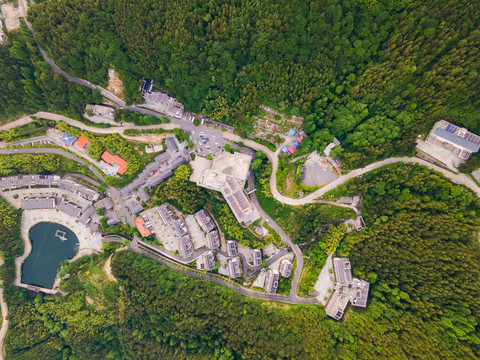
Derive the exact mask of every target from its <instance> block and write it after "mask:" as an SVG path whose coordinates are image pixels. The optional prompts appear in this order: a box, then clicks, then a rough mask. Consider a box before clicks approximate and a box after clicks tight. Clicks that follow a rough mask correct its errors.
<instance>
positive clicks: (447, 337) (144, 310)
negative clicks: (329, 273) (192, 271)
mask: <svg viewBox="0 0 480 360" xmlns="http://www.w3.org/2000/svg"><path fill="white" fill-rule="evenodd" d="M187 175H188V171H186V169H185V167H184V168H182V169H181V171H180V173H179V174H178V176H177V179H176V180H175V181H172V183H173V182H176V183H178V182H181V181H182V178H183V179H184V178H185V177H186V176H187ZM169 186H171V189H174V186H175V185H174V184H169ZM158 191H161V190H158ZM202 191H203V189H202ZM353 194H362V195H363V209H362V210H363V213H364V216H365V220H366V225H367V226H366V228H365V229H363V230H361V231H360V232H358V233H357V232H353V233H350V234H348V235H346V236H345V237H344V238H343V239H342V242H341V243H340V246H339V247H338V249H337V250H336V255H338V256H349V257H350V259H351V261H352V265H353V273H354V275H355V276H359V277H361V278H365V279H368V281H370V283H371V287H370V294H369V302H368V306H367V308H365V309H361V308H349V309H348V311H347V313H346V316H345V317H344V319H343V320H342V321H340V322H337V321H334V320H332V319H329V318H327V317H326V315H325V313H324V310H323V309H322V307H321V306H315V305H308V306H307V305H302V306H297V305H295V306H292V305H289V306H286V305H282V304H280V303H278V304H272V303H269V302H264V301H261V300H254V299H250V298H247V297H244V296H242V295H240V294H237V293H234V292H233V291H231V290H230V289H227V288H225V287H222V286H219V285H216V284H214V283H211V282H208V281H203V280H198V279H195V278H191V277H187V276H185V275H182V274H180V273H178V272H176V271H174V270H170V269H169V268H167V267H165V266H163V265H161V264H158V263H155V262H154V261H152V260H150V259H148V258H145V257H144V256H142V255H139V254H135V253H132V252H129V251H120V252H117V253H115V252H114V250H115V249H116V248H117V247H118V246H117V245H110V244H106V245H105V246H104V250H105V251H104V252H103V253H101V254H94V255H91V256H85V257H82V258H81V259H79V260H77V261H75V262H73V263H70V264H67V263H64V265H63V268H62V269H61V274H62V275H64V274H67V273H69V274H70V277H69V279H68V280H64V281H63V282H62V285H61V286H62V289H63V290H64V291H66V292H68V294H67V295H66V296H57V297H52V296H43V295H41V294H38V295H36V296H35V295H34V294H32V293H29V292H28V291H26V290H24V289H20V288H17V287H14V286H12V281H13V274H14V264H13V258H14V256H18V254H20V253H21V252H22V249H23V243H22V241H21V239H20V238H19V236H18V234H19V228H18V226H19V220H20V214H19V212H17V211H16V210H14V209H13V208H12V207H11V206H9V205H8V204H7V203H6V201H5V200H3V199H0V221H1V222H2V225H1V226H0V236H2V239H3V241H2V242H1V243H0V251H1V252H2V257H3V258H4V259H5V260H6V263H5V265H4V266H2V267H1V268H0V269H1V274H2V279H3V280H4V289H5V296H6V299H7V302H8V304H9V321H10V324H9V331H8V332H7V338H6V341H5V345H6V350H7V358H8V359H15V360H20V359H22V360H23V359H29V360H32V359H62V360H68V359H69V360H73V359H76V360H80V359H82V360H83V359H85V360H86V359H89V360H90V359H152V360H153V359H158V358H159V357H162V358H168V359H178V360H180V359H182V360H183V359H191V360H198V359H202V360H203V359H205V360H206V359H209V360H210V359H218V360H233V359H242V358H243V359H252V360H256V359H258V360H260V359H262V360H263V359H298V358H302V359H331V358H337V359H362V360H363V359H365V360H371V359H374V360H375V359H379V360H380V359H386V358H395V359H406V360H407V359H426V360H427V359H428V360H431V359H457V358H461V359H477V358H478V357H479V356H480V338H479V336H480V333H479V325H478V322H479V320H480V314H479V310H480V308H479V305H478V296H479V290H478V289H479V288H480V283H479V282H480V251H479V250H480V248H479V247H480V244H479V242H478V238H477V235H476V234H477V233H478V230H479V225H480V202H479V200H478V198H477V197H476V196H475V195H474V194H473V193H472V192H471V191H470V190H468V189H466V188H465V187H463V186H460V185H455V184H453V183H451V182H450V181H448V180H447V179H445V178H443V177H442V176H441V175H440V174H438V173H435V172H432V171H430V170H428V169H426V168H424V167H419V166H414V165H392V166H389V167H386V168H383V169H379V170H376V171H374V172H372V173H371V174H368V175H366V176H365V177H364V178H363V179H360V180H353V181H351V182H348V183H346V184H345V185H344V186H343V187H342V188H339V189H338V190H337V191H336V192H335V193H332V194H330V196H331V197H332V198H334V197H336V196H344V195H353ZM160 195H161V194H159V196H160ZM184 205H185V206H186V207H185V210H187V211H194V210H195V209H194V207H192V208H191V209H188V207H189V206H190V205H188V204H184ZM192 205H194V204H192ZM338 231H339V232H344V231H345V230H344V229H342V228H341V226H340V225H337V226H335V227H334V228H333V227H330V228H329V229H328V230H327V231H326V232H322V234H323V235H322V234H320V236H319V237H318V241H319V244H321V243H322V242H323V244H324V246H325V247H326V248H328V249H329V251H335V249H334V247H332V246H331V245H332V242H331V241H330V240H329V238H334V239H336V238H337V235H336V233H337V232H338ZM119 245H120V244H119ZM321 247H322V246H321ZM110 255H112V256H113V258H112V261H111V267H112V273H113V276H114V277H115V278H116V279H117V281H118V283H116V282H112V281H111V280H110V281H107V280H105V276H104V275H102V273H103V268H104V263H105V260H106V259H107V258H108V257H109V256H110ZM90 271H91V273H90ZM89 274H91V275H89ZM89 299H90V301H89ZM92 301H93V303H92Z"/></svg>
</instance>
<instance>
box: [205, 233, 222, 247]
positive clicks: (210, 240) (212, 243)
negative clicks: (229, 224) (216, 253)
mask: <svg viewBox="0 0 480 360" xmlns="http://www.w3.org/2000/svg"><path fill="white" fill-rule="evenodd" d="M207 247H209V248H210V249H217V248H219V247H220V238H219V237H218V232H217V231H216V230H214V231H210V232H209V233H208V234H207Z"/></svg>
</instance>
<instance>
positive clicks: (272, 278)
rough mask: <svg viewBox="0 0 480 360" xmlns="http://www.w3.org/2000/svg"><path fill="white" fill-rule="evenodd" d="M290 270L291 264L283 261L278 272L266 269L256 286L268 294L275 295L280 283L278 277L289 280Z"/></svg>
mask: <svg viewBox="0 0 480 360" xmlns="http://www.w3.org/2000/svg"><path fill="white" fill-rule="evenodd" d="M292 269H293V265H292V263H291V262H290V261H289V260H287V259H283V260H282V261H281V262H280V266H279V268H278V270H276V269H268V270H267V271H266V272H265V273H264V274H263V275H260V277H259V280H260V282H259V283H257V285H256V286H259V287H263V289H264V290H265V292H267V293H268V294H275V293H276V292H277V288H278V283H279V281H280V275H281V276H282V277H284V278H289V277H290V275H291V274H292ZM262 285H263V286H262Z"/></svg>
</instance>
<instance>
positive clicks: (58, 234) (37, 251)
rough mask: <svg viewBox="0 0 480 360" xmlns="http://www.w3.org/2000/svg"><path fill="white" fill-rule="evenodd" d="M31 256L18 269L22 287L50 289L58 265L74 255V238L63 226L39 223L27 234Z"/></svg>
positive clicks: (75, 246)
mask: <svg viewBox="0 0 480 360" xmlns="http://www.w3.org/2000/svg"><path fill="white" fill-rule="evenodd" d="M29 237H30V242H31V243H32V252H31V253H30V255H29V256H28V257H27V258H26V259H25V261H24V263H23V266H22V283H24V284H29V285H36V286H40V287H43V288H47V289H51V288H52V287H53V284H54V282H55V278H56V276H57V271H58V269H59V268H60V263H61V262H62V261H63V260H65V259H71V258H72V257H74V256H75V254H76V252H77V248H78V246H77V243H78V239H77V236H76V235H75V234H74V233H73V231H71V230H70V229H68V228H66V227H65V226H63V225H59V224H55V223H50V222H40V223H38V224H36V225H34V226H32V228H31V229H30V231H29Z"/></svg>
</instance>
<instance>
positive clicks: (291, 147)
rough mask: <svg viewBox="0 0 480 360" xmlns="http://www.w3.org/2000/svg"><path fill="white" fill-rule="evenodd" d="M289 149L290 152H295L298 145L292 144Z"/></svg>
mask: <svg viewBox="0 0 480 360" xmlns="http://www.w3.org/2000/svg"><path fill="white" fill-rule="evenodd" d="M288 151H289V152H290V154H295V151H297V147H296V146H295V145H292V146H290V147H289V148H288Z"/></svg>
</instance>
